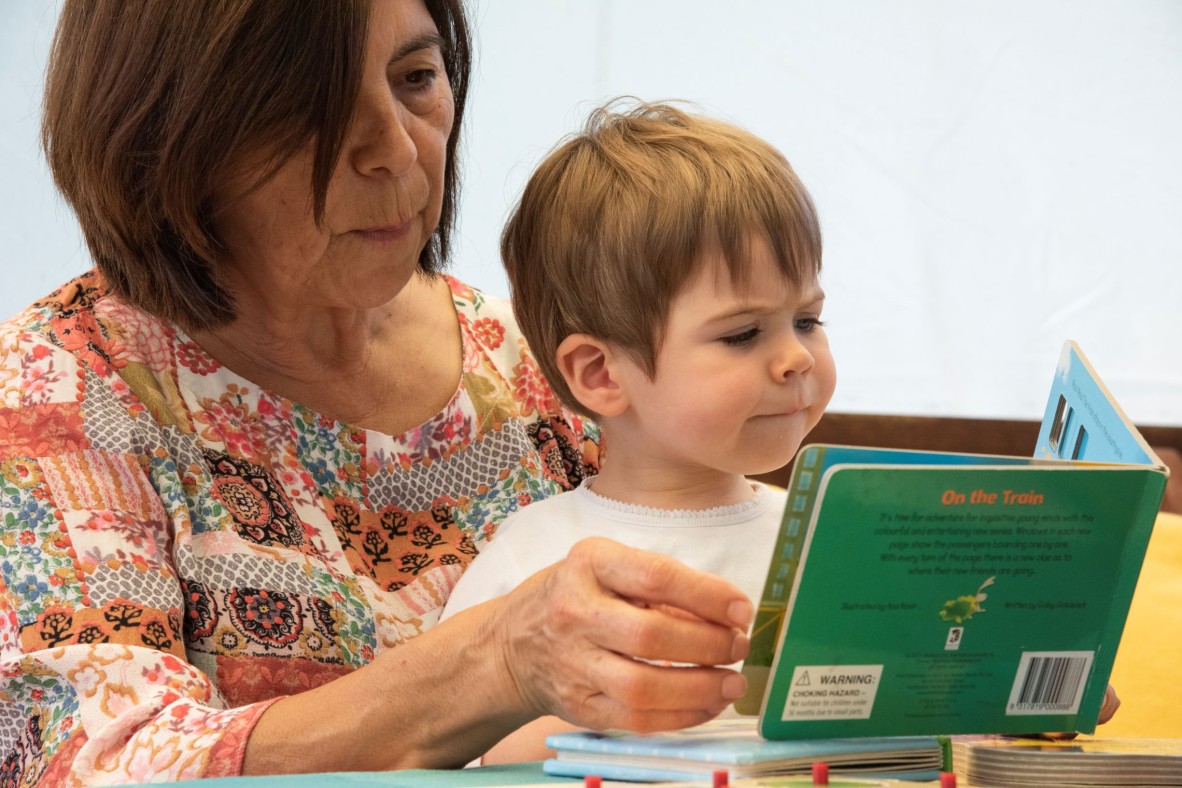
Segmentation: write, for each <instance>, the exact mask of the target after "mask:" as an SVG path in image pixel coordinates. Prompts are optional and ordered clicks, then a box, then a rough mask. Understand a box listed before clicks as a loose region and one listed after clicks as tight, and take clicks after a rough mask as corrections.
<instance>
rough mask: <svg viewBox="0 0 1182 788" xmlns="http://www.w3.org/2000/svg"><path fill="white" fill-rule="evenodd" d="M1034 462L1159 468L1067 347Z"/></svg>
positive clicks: (1108, 396) (1087, 368)
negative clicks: (1040, 460)
mask: <svg viewBox="0 0 1182 788" xmlns="http://www.w3.org/2000/svg"><path fill="white" fill-rule="evenodd" d="M1034 456H1035V457H1036V458H1038V459H1056V460H1059V459H1061V460H1083V461H1085V462H1114V463H1126V464H1131V465H1153V466H1155V467H1162V461H1161V460H1160V459H1158V457H1157V456H1156V455H1155V454H1154V453H1153V451H1152V450H1151V449H1150V448H1149V446H1148V445H1147V444H1146V443H1145V439H1144V438H1142V437H1141V434H1140V433H1138V432H1137V429H1136V428H1135V427H1134V426H1133V424H1132V422H1130V421H1129V419H1128V417H1127V416H1125V414H1124V411H1122V410H1121V409H1120V406H1119V405H1118V404H1117V403H1116V400H1114V399H1113V398H1112V395H1111V394H1110V393H1109V391H1108V389H1107V388H1106V387H1105V386H1104V383H1103V382H1102V381H1101V380H1100V377H1099V376H1098V375H1097V374H1096V371H1095V370H1094V369H1093V368H1092V365H1091V364H1089V363H1088V360H1087V359H1086V358H1085V357H1084V355H1083V352H1082V351H1080V349H1079V345H1077V344H1075V343H1074V342H1070V341H1069V342H1067V343H1066V344H1065V345H1064V346H1063V352H1062V353H1061V354H1060V356H1059V365H1058V367H1057V368H1056V370H1055V377H1054V380H1053V381H1052V383H1051V393H1050V396H1049V397H1048V398H1047V408H1046V412H1045V413H1044V415H1043V419H1042V427H1041V429H1040V430H1039V433H1038V441H1037V443H1036V444H1035V449H1034Z"/></svg>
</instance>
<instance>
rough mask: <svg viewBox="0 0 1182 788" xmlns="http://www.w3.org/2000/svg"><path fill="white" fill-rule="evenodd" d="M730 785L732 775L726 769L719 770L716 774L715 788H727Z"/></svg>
mask: <svg viewBox="0 0 1182 788" xmlns="http://www.w3.org/2000/svg"><path fill="white" fill-rule="evenodd" d="M729 784H730V774H728V773H727V771H726V769H718V770H716V771H715V772H714V788H727V785H729Z"/></svg>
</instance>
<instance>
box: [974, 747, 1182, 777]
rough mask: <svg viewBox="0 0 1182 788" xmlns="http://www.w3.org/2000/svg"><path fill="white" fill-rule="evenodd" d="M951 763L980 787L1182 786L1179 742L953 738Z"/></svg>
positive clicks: (1181, 755) (1181, 752) (1181, 748)
mask: <svg viewBox="0 0 1182 788" xmlns="http://www.w3.org/2000/svg"><path fill="white" fill-rule="evenodd" d="M952 762H953V765H954V766H955V769H956V773H957V775H958V776H959V777H960V778H961V779H963V780H965V781H967V782H969V783H971V784H972V785H975V786H982V788H985V787H986V786H1002V785H1005V786H1036V785H1037V786H1043V785H1052V784H1053V785H1056V786H1066V787H1067V788H1072V786H1078V787H1079V788H1083V787H1084V786H1087V787H1088V788H1092V786H1100V785H1104V786H1120V785H1140V786H1146V785H1182V740H1180V739H1103V738H1086V739H1085V738H1080V739H1075V740H1072V741H1046V740H1040V739H1021V738H1017V739H1014V738H1006V737H1002V736H963V737H960V736H958V737H955V738H953V741H952Z"/></svg>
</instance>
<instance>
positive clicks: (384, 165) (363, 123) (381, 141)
mask: <svg viewBox="0 0 1182 788" xmlns="http://www.w3.org/2000/svg"><path fill="white" fill-rule="evenodd" d="M414 122H415V118H414V115H413V114H412V113H410V112H408V111H406V109H405V108H404V107H403V106H402V105H401V104H400V103H398V101H397V100H396V99H395V98H394V97H393V96H391V95H390V93H389V91H385V92H384V95H380V96H370V97H366V96H358V100H357V109H356V116H355V117H354V120H353V129H352V130H351V132H350V136H351V137H352V138H353V139H352V140H351V142H352V146H351V147H352V151H351V154H350V155H351V158H352V161H353V166H354V167H355V168H356V170H357V171H358V172H359V173H361V174H362V175H378V174H381V173H383V172H385V173H387V174H389V175H402V174H403V173H405V172H407V171H408V170H409V169H410V167H411V165H413V164H414V162H415V160H416V159H417V158H418V146H417V145H416V144H415V141H414V137H413V136H412V135H411V129H410V128H409V126H408V124H411V123H414Z"/></svg>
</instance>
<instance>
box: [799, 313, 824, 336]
mask: <svg viewBox="0 0 1182 788" xmlns="http://www.w3.org/2000/svg"><path fill="white" fill-rule="evenodd" d="M794 325H795V326H796V330H797V331H799V332H801V333H802V334H811V333H813V332H814V331H816V330H817V329H818V328H821V327H822V326H824V325H825V324H824V323H823V322H821V318H819V317H802V318H798V319H797V320H795V321H794Z"/></svg>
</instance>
